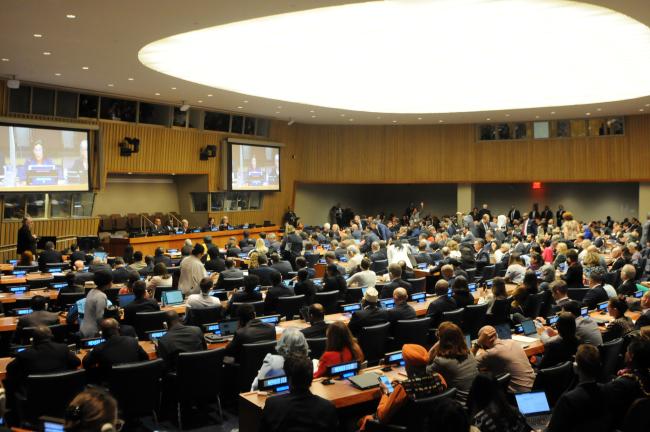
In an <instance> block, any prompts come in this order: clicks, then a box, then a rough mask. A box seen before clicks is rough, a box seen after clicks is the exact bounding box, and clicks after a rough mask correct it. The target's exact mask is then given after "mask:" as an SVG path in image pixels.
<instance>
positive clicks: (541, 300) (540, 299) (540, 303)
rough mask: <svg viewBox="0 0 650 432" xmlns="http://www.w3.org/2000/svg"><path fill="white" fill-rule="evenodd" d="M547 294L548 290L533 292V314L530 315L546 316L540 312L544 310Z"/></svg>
mask: <svg viewBox="0 0 650 432" xmlns="http://www.w3.org/2000/svg"><path fill="white" fill-rule="evenodd" d="M547 295H548V291H540V292H538V293H537V294H533V297H534V298H535V309H534V310H533V314H532V315H531V316H532V317H538V316H546V314H544V315H542V312H546V310H545V309H546V296H547Z"/></svg>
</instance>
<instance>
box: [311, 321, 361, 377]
mask: <svg viewBox="0 0 650 432" xmlns="http://www.w3.org/2000/svg"><path fill="white" fill-rule="evenodd" d="M363 359H364V356H363V351H361V347H360V346H359V343H358V342H357V340H356V338H355V337H354V336H352V333H350V330H349V329H348V326H347V325H345V324H344V323H342V322H341V321H335V322H333V323H332V324H330V325H329V327H328V328H327V342H326V343H325V352H324V353H323V355H322V356H321V358H320V360H319V361H318V370H316V372H314V378H318V377H322V376H324V375H325V374H326V373H327V368H328V367H329V366H331V365H335V364H337V363H343V362H347V361H352V360H357V361H359V362H362V361H363Z"/></svg>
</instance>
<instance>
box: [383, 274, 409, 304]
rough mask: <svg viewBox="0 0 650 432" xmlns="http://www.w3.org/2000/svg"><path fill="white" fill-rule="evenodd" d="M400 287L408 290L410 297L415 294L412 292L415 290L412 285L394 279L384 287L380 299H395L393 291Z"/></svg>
mask: <svg viewBox="0 0 650 432" xmlns="http://www.w3.org/2000/svg"><path fill="white" fill-rule="evenodd" d="M398 287H402V288H406V291H407V292H408V293H409V295H411V294H413V292H412V291H413V289H412V288H411V284H410V283H409V282H406V281H405V280H403V279H401V278H399V279H393V280H392V281H390V282H389V283H387V284H386V285H384V286H383V287H382V288H381V292H380V293H379V298H382V299H385V298H391V297H393V291H395V288H398Z"/></svg>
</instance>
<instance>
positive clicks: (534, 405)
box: [515, 392, 551, 415]
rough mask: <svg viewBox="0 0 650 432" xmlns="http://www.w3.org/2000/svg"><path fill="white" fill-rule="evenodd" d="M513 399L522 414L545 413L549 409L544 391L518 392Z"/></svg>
mask: <svg viewBox="0 0 650 432" xmlns="http://www.w3.org/2000/svg"><path fill="white" fill-rule="evenodd" d="M515 399H516V400H517V407H518V408H519V411H520V412H521V413H522V414H523V415H532V414H540V413H546V412H549V411H550V410H551V409H550V408H549V406H548V401H547V400H546V393H544V392H530V393H519V394H516V395H515Z"/></svg>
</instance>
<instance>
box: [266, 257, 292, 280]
mask: <svg viewBox="0 0 650 432" xmlns="http://www.w3.org/2000/svg"><path fill="white" fill-rule="evenodd" d="M271 262H272V263H273V264H271V268H273V269H276V270H277V271H279V272H280V274H281V275H282V278H283V279H289V273H291V272H292V271H293V267H291V263H290V262H289V261H286V260H283V259H281V258H280V254H278V253H272V254H271Z"/></svg>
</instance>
